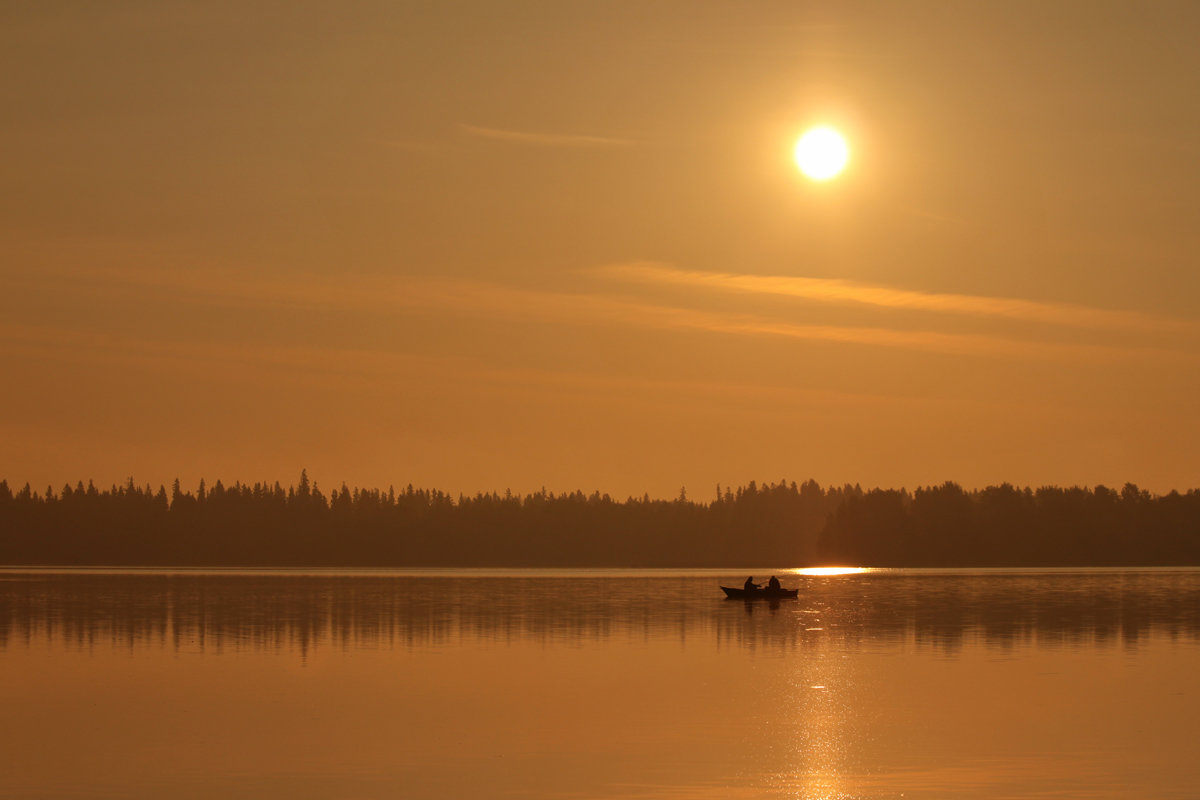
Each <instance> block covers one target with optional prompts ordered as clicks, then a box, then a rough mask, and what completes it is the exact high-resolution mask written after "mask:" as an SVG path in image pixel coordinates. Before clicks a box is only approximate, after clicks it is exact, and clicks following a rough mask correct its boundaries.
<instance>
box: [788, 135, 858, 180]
mask: <svg viewBox="0 0 1200 800" xmlns="http://www.w3.org/2000/svg"><path fill="white" fill-rule="evenodd" d="M793 156H794V157H795V159H796V166H798V167H800V171H801V172H803V173H804V174H805V175H807V176H808V177H810V178H812V179H813V180H814V181H827V180H829V179H830V178H835V177H837V176H838V174H839V173H840V172H841V171H842V170H843V169H845V168H846V162H848V161H849V160H850V147H849V146H848V145H847V144H846V140H845V139H844V138H842V135H841V134H840V133H838V132H837V131H835V130H834V129H833V128H825V127H821V128H813V129H812V130H810V131H808V132H807V133H805V134H804V135H803V136H801V137H800V138H799V139H798V140H797V141H796V149H795V151H794V152H793Z"/></svg>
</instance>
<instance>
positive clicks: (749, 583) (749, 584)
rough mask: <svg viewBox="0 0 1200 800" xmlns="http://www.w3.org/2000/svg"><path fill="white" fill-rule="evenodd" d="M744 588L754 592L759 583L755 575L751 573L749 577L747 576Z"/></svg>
mask: <svg viewBox="0 0 1200 800" xmlns="http://www.w3.org/2000/svg"><path fill="white" fill-rule="evenodd" d="M742 588H743V589H745V590H746V591H747V592H753V591H754V590H755V589H757V588H758V584H757V583H755V582H754V576H753V575H751V576H750V577H749V578H746V582H745V583H744V584H742Z"/></svg>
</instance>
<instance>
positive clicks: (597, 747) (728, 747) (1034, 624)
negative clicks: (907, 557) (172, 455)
mask: <svg viewBox="0 0 1200 800" xmlns="http://www.w3.org/2000/svg"><path fill="white" fill-rule="evenodd" d="M775 572H776V574H778V575H779V576H780V577H781V579H782V581H783V584H784V585H785V586H787V587H799V588H800V596H799V598H798V599H797V600H787V601H781V602H777V603H769V602H765V601H753V602H746V601H739V600H726V599H724V598H723V596H722V594H721V592H720V590H719V588H718V586H719V585H720V584H724V585H729V586H740V585H741V583H742V581H744V580H745V577H746V574H747V572H746V571H744V570H743V571H720V570H687V571H684V570H658V571H646V570H639V571H625V572H619V571H594V570H573V571H572V570H566V571H562V570H560V571H545V570H536V571H534V570H531V571H498V570H476V571H471V570H465V571H464V570H458V571H439V570H419V571H405V572H385V571H370V570H364V571H353V572H345V571H343V572H322V571H311V572H300V571H288V570H280V571H209V572H202V571H120V570H95V571H76V570H59V571H54V570H46V571H36V570H0V713H2V719H3V725H2V726H0V797H3V798H22V800H26V799H28V800H35V799H37V798H118V797H119V798H163V797H171V798H289V799H292V798H295V799H296V800H306V799H308V798H313V799H316V798H321V799H322V800H324V799H326V798H328V799H330V800H332V799H334V798H336V799H338V800H367V799H368V798H439V800H446V799H448V798H562V799H563V800H576V799H586V798H674V799H677V800H685V799H687V798H743V797H744V798H805V799H812V800H835V799H837V800H846V799H849V798H870V799H871V800H874V799H875V798H889V799H891V798H1117V797H1121V798H1195V797H1197V796H1198V793H1200V788H1198V787H1200V759H1198V758H1197V757H1196V747H1197V742H1200V570H1196V569H1157V570H1146V569H1140V570H1121V569H1098V570H1087V569H1070V570H958V571H955V570H871V571H861V572H854V573H848V574H811V573H805V572H801V571H796V570H790V571H789V570H775ZM769 574H770V572H769V571H766V570H758V571H756V573H755V575H756V579H760V580H765V579H766V577H768V575H769Z"/></svg>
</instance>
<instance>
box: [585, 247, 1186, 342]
mask: <svg viewBox="0 0 1200 800" xmlns="http://www.w3.org/2000/svg"><path fill="white" fill-rule="evenodd" d="M597 272H599V273H600V274H603V275H607V276H610V277H614V278H619V279H623V280H631V281H636V282H641V283H652V284H665V285H674V286H689V287H703V288H709V289H721V290H730V291H737V292H745V293H753V294H768V295H778V296H784V297H795V298H800V299H804V300H812V301H816V302H824V303H845V304H859V305H867V306H876V307H881V308H894V309H907V310H913V311H932V312H941V313H948V314H961V315H966V316H975V317H999V318H1005V319H1013V320H1021V321H1025V322H1039V323H1045V324H1050V325H1059V326H1069V327H1078V328H1094V329H1107V330H1116V331H1137V332H1142V333H1171V332H1176V333H1200V325H1197V324H1196V323H1195V322H1192V321H1190V320H1180V319H1173V318H1169V317H1160V316H1154V315H1150V314H1143V313H1140V312H1137V311H1121V310H1113V309H1102V308H1089V307H1087V306H1078V305H1069V304H1064V303H1045V302H1040V301H1035V300H1023V299H1018V298H1010V297H986V296H981V295H966V294H948V293H939V292H919V291H913V290H911V289H900V288H895V287H890V286H878V285H872V284H865V283H857V282H854V281H844V280H834V279H828V278H803V277H796V276H788V275H748V274H739V273H730V272H699V271H693V270H682V269H677V268H674V267H671V266H667V265H664V264H659V263H653V262H633V263H628V264H615V265H610V266H606V267H600V268H598V270H597Z"/></svg>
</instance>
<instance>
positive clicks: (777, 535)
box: [0, 472, 1200, 567]
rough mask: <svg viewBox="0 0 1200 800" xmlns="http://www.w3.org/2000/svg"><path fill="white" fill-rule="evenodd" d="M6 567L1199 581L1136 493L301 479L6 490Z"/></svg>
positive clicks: (1176, 541)
mask: <svg viewBox="0 0 1200 800" xmlns="http://www.w3.org/2000/svg"><path fill="white" fill-rule="evenodd" d="M0 564H3V565H9V566H20V565H39V566H46V565H60V566H190V567H201V566H207V567H233V566H239V567H270V566H279V567H298V566H329V567H352V566H362V567H473V566H479V567H737V566H789V567H790V566H797V567H799V566H819V565H861V566H881V567H887V566H929V567H951V566H1175V565H1200V490H1189V491H1187V492H1186V493H1179V492H1176V491H1172V492H1170V493H1168V494H1166V495H1151V494H1150V493H1149V492H1146V491H1144V490H1141V489H1139V488H1138V487H1137V486H1136V485H1134V484H1131V483H1127V484H1125V486H1124V487H1123V488H1122V489H1120V490H1116V489H1112V488H1109V487H1105V486H1096V487H1094V488H1084V487H1070V488H1059V487H1052V486H1048V487H1041V488H1038V489H1031V488H1017V487H1014V486H1012V485H1009V484H1003V485H1000V486H989V487H987V488H985V489H978V490H967V489H964V488H963V487H961V486H959V485H958V484H955V483H952V482H947V483H944V484H941V485H939V486H930V487H921V488H917V489H915V490H912V491H909V490H906V489H898V490H897V489H870V490H864V489H862V488H861V487H860V486H850V485H844V486H829V487H822V486H820V485H819V484H818V483H816V482H815V481H812V480H809V481H805V482H804V483H801V484H797V483H795V482H794V481H793V482H790V483H789V482H787V481H779V482H778V483H765V484H761V485H760V484H758V483H756V482H754V481H751V482H750V483H749V484H747V485H746V486H742V487H738V488H736V489H733V488H728V487H726V488H722V487H721V486H717V487H716V491H715V493H714V494H713V495H711V499H709V500H706V501H699V500H693V499H689V497H688V495H687V492H686V490H681V491H680V494H679V496H678V497H677V498H675V499H671V500H662V499H651V498H650V497H649V496H648V495H644V496H642V497H640V498H636V497H629V498H627V499H625V500H623V501H620V500H615V499H613V498H612V497H610V496H609V495H607V494H601V493H599V492H593V493H592V494H590V495H589V494H585V493H583V492H582V491H577V492H573V493H561V494H553V493H549V492H546V491H545V490H544V489H543V490H542V491H540V492H536V493H532V494H526V495H515V494H513V493H511V492H505V493H503V494H499V493H479V494H476V495H473V496H465V495H459V496H457V497H455V496H452V495H450V494H447V493H445V492H442V491H438V490H430V489H417V488H413V487H412V486H411V485H410V486H407V487H405V488H403V489H399V490H398V489H395V488H389V489H387V490H386V491H383V490H380V489H358V488H355V489H350V488H349V487H347V486H345V485H342V486H341V487H339V488H337V489H334V490H333V491H331V492H329V493H328V494H326V493H324V492H323V491H322V490H321V489H320V488H319V487H318V486H317V485H316V484H315V483H313V482H311V481H310V480H309V478H308V475H307V474H306V473H303V472H302V473H301V475H300V479H299V481H298V483H297V484H295V485H292V486H289V487H287V488H286V489H285V488H284V487H283V486H282V485H280V484H279V483H278V482H275V483H270V484H268V483H255V484H253V485H250V484H243V483H235V484H233V485H231V486H225V485H223V484H222V483H221V482H220V481H216V482H215V483H213V484H212V485H211V486H209V485H207V484H206V483H205V481H203V480H201V481H200V484H199V486H198V487H197V488H196V490H195V491H192V490H190V489H189V490H185V489H183V488H182V487H181V485H180V482H179V481H178V480H176V481H175V482H174V485H173V486H172V488H171V489H170V490H169V491H168V490H167V488H166V487H164V486H160V487H159V488H158V489H157V490H155V489H153V488H152V487H150V486H138V485H137V484H136V483H135V482H134V481H133V479H132V478H131V479H130V480H129V481H128V482H127V483H125V484H124V485H114V486H111V487H109V488H106V489H99V488H97V487H96V486H95V485H94V484H93V483H92V482H89V483H88V484H87V485H86V486H85V485H84V484H83V483H82V482H79V483H77V484H76V485H75V486H74V487H71V486H70V485H66V486H64V487H63V488H62V489H61V490H58V491H55V490H54V489H53V488H52V487H51V488H47V489H46V490H45V491H44V492H37V491H34V490H32V489H31V488H30V486H29V485H28V484H27V485H25V486H24V488H22V489H20V490H18V491H13V489H12V488H11V487H10V486H9V485H8V483H7V481H0Z"/></svg>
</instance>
